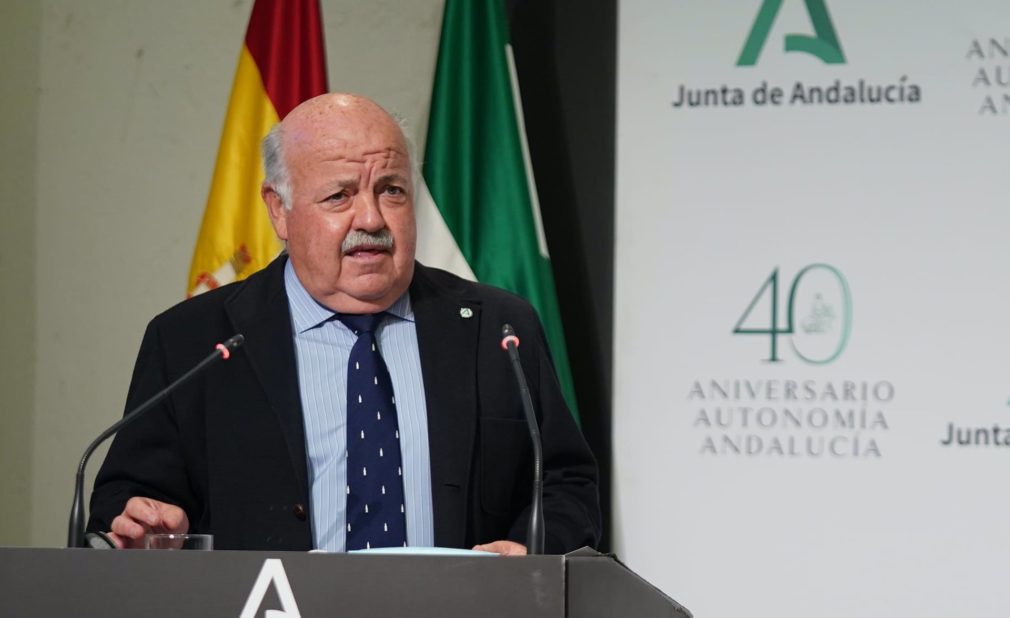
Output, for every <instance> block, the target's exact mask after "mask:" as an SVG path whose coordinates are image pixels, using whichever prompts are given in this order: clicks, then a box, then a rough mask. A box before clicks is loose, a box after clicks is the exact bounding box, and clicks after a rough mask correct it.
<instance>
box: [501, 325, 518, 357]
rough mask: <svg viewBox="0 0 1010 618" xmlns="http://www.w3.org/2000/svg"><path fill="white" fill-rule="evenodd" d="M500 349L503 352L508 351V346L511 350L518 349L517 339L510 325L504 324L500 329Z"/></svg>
mask: <svg viewBox="0 0 1010 618" xmlns="http://www.w3.org/2000/svg"><path fill="white" fill-rule="evenodd" d="M501 337H502V338H501V348H502V349H503V350H506V351H507V350H508V349H509V346H512V347H513V348H518V347H519V337H516V331H515V329H514V328H512V325H511V324H505V325H503V326H502V327H501Z"/></svg>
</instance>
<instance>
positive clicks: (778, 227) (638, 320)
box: [614, 0, 1010, 618]
mask: <svg viewBox="0 0 1010 618" xmlns="http://www.w3.org/2000/svg"><path fill="white" fill-rule="evenodd" d="M619 23H620V26H619V52H618V53H619V59H618V67H619V73H618V75H619V76H618V174H617V186H618V189H617V195H618V200H617V239H616V260H617V264H616V267H617V279H616V314H615V358H616V359H617V360H616V366H615V374H614V378H615V403H614V448H615V456H614V459H615V519H616V520H615V522H614V523H615V537H616V538H615V544H616V549H617V551H618V553H619V555H620V557H621V558H622V559H624V560H625V561H626V562H627V563H628V564H629V566H630V567H632V568H633V569H635V570H637V571H639V572H640V573H642V574H643V575H644V576H645V577H646V578H648V579H650V580H651V581H653V582H655V583H656V584H657V585H659V587H660V588H662V589H664V590H665V591H667V592H668V593H670V594H671V595H673V596H674V597H676V598H677V599H678V600H679V601H681V602H683V603H684V604H685V605H687V606H688V607H689V608H691V609H692V610H693V611H694V612H695V614H696V615H698V616H700V617H704V618H713V617H714V618H745V617H746V618H762V617H767V618H773V617H774V618H827V617H843V616H844V617H849V616H861V617H867V616H871V617H872V616H880V617H885V616H886V617H888V618H891V617H895V616H937V617H939V616H952V615H960V616H973V617H993V618H996V617H1005V616H1007V615H1008V612H1010V605H1008V603H1007V602H1006V601H1005V600H1004V598H1003V593H1002V590H1004V586H1005V584H1006V582H1007V581H1008V577H1010V492H1008V491H1007V489H1006V485H1004V482H1005V480H1006V479H1007V478H1008V477H1010V205H1008V204H1007V200H1006V194H1007V188H1008V178H1010V159H1008V156H1007V148H1008V144H1010V3H1008V2H1006V1H1005V0H1000V1H983V0H959V1H957V2H955V1H953V0H947V1H945V2H913V1H911V0H905V1H894V2H886V3H884V2H875V1H871V0H859V1H857V0H844V1H843V0H805V1H804V0H747V1H741V0H707V1H705V2H688V1H686V0H654V1H647V0H623V1H622V2H621V5H620V21H619Z"/></svg>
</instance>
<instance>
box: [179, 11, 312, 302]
mask: <svg viewBox="0 0 1010 618" xmlns="http://www.w3.org/2000/svg"><path fill="white" fill-rule="evenodd" d="M326 91H327V86H326V51H325V46H324V44H323V28H322V17H321V13H320V9H319V0H256V1H255V3H254V4H253V9H252V16H250V18H249V28H248V30H247V31H246V35H245V44H244V45H243V46H242V52H241V53H240V54H239V60H238V70H237V71H236V72H235V82H234V83H233V84H232V87H231V98H230V100H229V101H228V114H227V116H226V118H225V121H224V131H223V133H222V134H221V144H220V146H219V147H218V152H217V163H216V164H215V165H214V178H213V180H212V181H211V187H210V196H209V197H208V198H207V208H206V210H205V211H204V214H203V223H202V224H201V225H200V235H199V237H198V238H197V241H196V249H195V250H194V251H193V263H192V266H190V269H189V285H188V287H187V290H188V293H189V295H190V296H192V295H195V294H199V293H201V292H205V291H207V290H211V289H214V288H216V287H218V286H220V285H224V284H226V283H230V282H232V281H238V280H240V279H244V278H246V277H248V276H249V275H250V274H252V273H254V272H256V271H257V270H259V269H261V268H263V267H264V266H266V265H267V264H268V263H269V262H270V260H272V259H273V258H274V257H276V256H277V254H278V253H279V252H280V250H281V244H280V241H279V240H277V237H276V236H275V235H274V231H273V228H272V227H271V226H270V219H269V217H268V216H267V211H266V206H264V205H263V201H262V200H261V199H260V185H261V184H262V183H263V164H262V161H261V158H260V140H262V139H263V136H265V135H266V134H267V132H268V131H269V130H270V127H272V126H273V125H274V124H276V123H277V122H278V121H279V120H280V119H282V118H284V116H286V115H287V114H288V112H290V111H291V110H292V109H294V108H295V107H296V106H297V105H298V104H299V103H301V102H302V101H305V100H306V99H310V98H312V97H314V96H317V95H320V94H323V93H325V92H326Z"/></svg>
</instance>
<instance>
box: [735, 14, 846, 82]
mask: <svg viewBox="0 0 1010 618" xmlns="http://www.w3.org/2000/svg"><path fill="white" fill-rule="evenodd" d="M805 2H806V5H807V14H809V15H810V21H812V22H813V23H814V33H815V34H816V36H808V35H805V34H788V35H786V51H787V52H793V51H795V52H804V53H807V54H810V55H812V56H817V57H818V58H820V59H821V61H823V62H824V63H825V64H844V63H845V54H843V53H842V45H841V43H839V42H838V35H837V34H835V27H834V26H833V25H832V24H831V16H830V15H828V7H827V6H825V4H824V0H805ZM781 8H782V0H764V2H763V3H762V4H761V10H760V11H758V15H757V19H755V20H754V26H753V27H752V28H751V30H750V34H749V35H748V36H747V42H746V43H744V46H743V51H741V52H740V57H739V58H737V61H736V65H737V66H740V67H744V66H753V65H754V64H756V63H757V60H758V56H760V55H761V48H762V47H764V44H765V41H766V40H767V39H768V32H770V31H771V29H772V24H773V23H775V17H776V16H777V15H778V14H779V9H781Z"/></svg>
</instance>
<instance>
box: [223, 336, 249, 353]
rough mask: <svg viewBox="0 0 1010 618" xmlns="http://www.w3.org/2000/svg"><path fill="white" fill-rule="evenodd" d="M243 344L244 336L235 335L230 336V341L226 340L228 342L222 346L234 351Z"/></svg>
mask: <svg viewBox="0 0 1010 618" xmlns="http://www.w3.org/2000/svg"><path fill="white" fill-rule="evenodd" d="M243 343H245V335H242V334H236V335H232V337H231V338H230V339H228V341H225V342H224V344H223V345H224V347H226V348H228V349H229V350H233V351H234V350H236V349H238V348H240V347H242V344H243Z"/></svg>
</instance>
